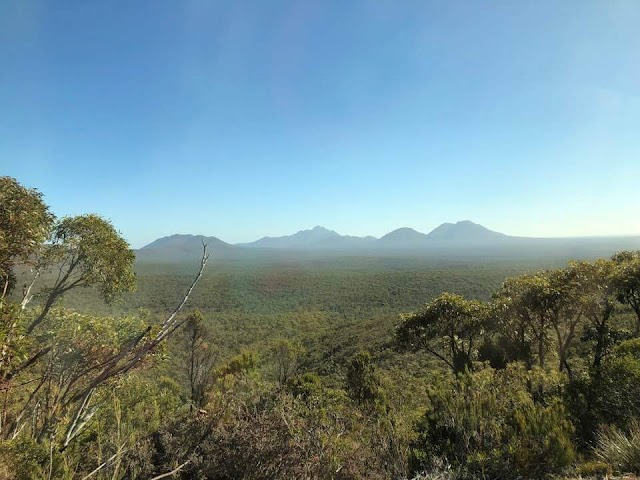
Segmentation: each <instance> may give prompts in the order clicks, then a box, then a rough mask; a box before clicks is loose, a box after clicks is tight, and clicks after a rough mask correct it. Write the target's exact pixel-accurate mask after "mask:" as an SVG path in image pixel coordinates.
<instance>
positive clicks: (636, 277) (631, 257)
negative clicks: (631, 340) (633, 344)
mask: <svg viewBox="0 0 640 480" xmlns="http://www.w3.org/2000/svg"><path fill="white" fill-rule="evenodd" d="M611 259H612V260H613V262H614V263H615V264H616V267H617V268H616V271H615V275H614V277H613V285H614V287H615V289H616V298H617V299H618V301H619V302H620V303H623V304H625V305H628V306H629V307H631V309H632V310H633V311H634V313H635V314H636V325H635V330H634V335H635V336H636V337H637V336H640V251H638V250H636V251H632V252H630V251H625V252H618V253H616V254H615V255H613V257H611Z"/></svg>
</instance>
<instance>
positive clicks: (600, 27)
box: [0, 0, 640, 248]
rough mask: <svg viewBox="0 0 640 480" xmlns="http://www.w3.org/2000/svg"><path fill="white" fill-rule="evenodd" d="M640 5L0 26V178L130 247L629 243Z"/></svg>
mask: <svg viewBox="0 0 640 480" xmlns="http://www.w3.org/2000/svg"><path fill="white" fill-rule="evenodd" d="M639 24H640V3H637V2H631V1H629V2H625V1H618V2H597V1H578V0H572V1H567V2H562V3H558V2H553V1H551V0H546V1H541V2H535V3H523V2H514V3H505V2H496V1H487V2H462V1H452V2H408V3H402V4H398V3H396V2H375V3H372V2H353V3H349V4H348V5H346V4H344V3H343V2H322V3H313V2H276V3H269V4H265V3H262V2H257V1H253V2H248V3H246V4H242V5H240V4H236V3H206V2H199V1H195V0H194V1H187V2H182V3H180V4H178V5H176V4H175V3H173V2H167V1H165V0H160V1H154V2H149V1H142V2H136V3H135V4H126V5H124V4H121V5H120V6H118V4H114V3H79V2H78V3H76V2H73V3H72V4H70V5H68V6H67V7H65V8H62V7H60V5H59V4H57V3H54V2H49V1H38V0H28V1H25V2H16V3H11V2H6V3H5V4H3V5H2V6H0V40H1V41H0V61H2V73H0V105H2V108H3V113H4V114H5V120H4V121H2V122H0V174H2V175H9V176H13V177H15V178H17V179H18V181H19V182H21V183H22V184H24V185H25V186H28V187H33V188H37V189H39V190H40V191H42V192H43V194H44V196H45V201H46V202H47V203H48V204H49V205H51V207H52V209H53V211H54V212H55V213H56V214H57V215H60V216H62V215H74V214H80V213H87V212H95V213H99V214H101V215H103V216H105V217H106V218H109V219H110V220H111V221H113V223H114V225H115V226H116V228H117V229H118V230H120V231H121V232H122V233H123V235H124V237H125V238H126V239H127V240H128V241H129V242H130V243H131V244H132V245H133V246H134V247H136V248H137V247H141V246H143V245H145V244H147V243H149V242H151V241H153V240H155V239H156V238H159V237H163V236H167V235H171V234H174V233H192V234H204V235H210V236H216V237H218V238H221V239H222V240H224V241H226V242H229V243H239V242H251V241H254V240H257V239H258V238H261V237H263V236H282V235H290V234H293V233H295V232H297V231H299V230H302V229H306V228H312V227H313V226H315V225H322V226H325V227H326V228H329V229H332V230H335V231H337V232H339V233H340V234H342V235H353V236H364V235H373V236H376V237H380V236H382V235H384V234H386V233H388V232H390V231H392V230H394V229H396V228H399V227H403V226H407V227H411V228H414V229H416V230H418V231H421V232H425V233H428V232H429V231H430V230H432V229H433V228H435V227H437V226H438V225H440V224H442V223H445V222H456V221H459V220H464V219H470V220H472V221H474V222H476V223H479V224H481V225H483V226H486V227H487V228H490V229H492V230H495V231H497V232H501V233H505V234H508V235H513V236H526V237H575V236H619V235H640V222H638V221H637V211H638V207H639V206H640V201H639V200H638V185H637V184H638V178H640V161H638V159H639V158H640V141H639V140H638V131H640V62H638V61H637V59H638V56H637V54H634V53H633V52H637V51H640V29H638V28H637V26H638V25H639Z"/></svg>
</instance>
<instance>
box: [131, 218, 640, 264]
mask: <svg viewBox="0 0 640 480" xmlns="http://www.w3.org/2000/svg"><path fill="white" fill-rule="evenodd" d="M203 242H204V243H206V244H207V245H208V249H209V251H210V252H211V253H213V254H214V255H217V256H238V255H243V254H252V255H255V254H259V253H268V252H269V251H272V252H276V251H291V252H294V251H298V252H325V253H327V252H344V253H350V254H361V253H362V254H379V253H385V252H386V253H390V252H395V253H402V252H404V253H412V254H425V253H442V252H456V253H458V254H460V253H469V252H475V253H476V254H481V253H482V252H483V253H484V254H486V253H487V252H490V253H492V254H494V253H495V252H511V253H512V254H513V255H523V254H531V253H532V252H534V253H535V252H537V254H545V252H556V251H557V249H558V248H560V249H561V250H562V251H566V252H567V254H568V255H571V252H573V251H574V250H575V249H582V250H581V251H585V252H587V250H588V251H589V252H593V254H594V255H596V254H598V255H599V254H600V251H603V252H605V253H606V252H609V251H611V250H612V249H613V251H615V250H618V249H631V248H640V237H609V238H605V237H599V238H598V237H592V238H556V239H550V238H531V237H514V236H510V235H505V234H503V233H499V232H495V231H493V230H490V229H488V228H486V227H484V226H482V225H479V224H477V223H474V222H471V221H469V220H463V221H460V222H456V223H443V224H442V225H440V226H438V227H437V228H435V229H434V230H432V231H431V232H429V233H426V234H425V233H422V232H418V231H416V230H414V229H412V228H408V227H403V228H398V229H397V230H393V231H392V232H389V233H387V234H386V235H384V236H382V237H381V238H375V237H371V236H366V237H356V236H350V235H340V234H339V233H337V232H335V231H333V230H329V229H327V228H325V227H321V226H317V227H314V228H312V229H309V230H300V231H299V232H297V233H294V234H292V235H285V236H281V237H263V238H261V239H259V240H256V241H254V242H250V243H238V244H235V245H234V244H230V243H226V242H224V241H222V240H220V239H219V238H217V237H207V236H203V235H181V234H176V235H171V236H168V237H163V238H159V239H157V240H155V241H153V242H151V243H150V244H148V245H146V246H144V247H142V248H141V249H139V250H138V252H137V254H138V258H139V259H143V260H144V259H147V260H166V261H182V260H187V259H192V258H194V257H195V256H197V255H199V254H200V253H201V252H202V243H203ZM585 248H587V250H585ZM572 249H573V250H572ZM585 255H586V253H585Z"/></svg>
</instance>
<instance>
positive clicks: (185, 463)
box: [149, 460, 191, 480]
mask: <svg viewBox="0 0 640 480" xmlns="http://www.w3.org/2000/svg"><path fill="white" fill-rule="evenodd" d="M190 463H191V460H187V461H186V462H184V463H183V464H182V465H178V466H177V467H176V468H174V469H173V470H171V471H170V472H167V473H163V474H162V475H158V476H157V477H153V478H151V479H149V480H160V479H161V478H167V477H172V476H173V475H175V474H176V473H180V472H181V471H182V469H183V468H184V467H186V466H187V465H189V464H190Z"/></svg>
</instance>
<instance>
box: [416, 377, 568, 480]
mask: <svg viewBox="0 0 640 480" xmlns="http://www.w3.org/2000/svg"><path fill="white" fill-rule="evenodd" d="M571 431H572V429H571V425H570V423H569V422H568V421H567V420H566V417H565V415H564V409H563V407H562V405H561V404H560V403H558V402H557V401H553V400H551V401H549V402H545V403H539V402H535V401H534V399H533V397H532V395H531V393H530V392H529V390H528V388H527V373H526V371H525V370H524V369H523V368H522V367H521V366H518V365H512V366H510V367H509V368H507V369H505V370H493V369H489V368H488V369H484V370H481V371H478V372H475V373H471V372H469V373H466V374H464V375H461V376H459V377H458V378H456V379H453V378H450V379H449V380H448V381H447V382H446V383H445V384H444V385H439V386H437V387H434V388H433V389H432V390H431V393H430V407H429V408H428V410H427V412H426V414H425V416H424V417H423V419H422V421H421V423H420V426H419V432H420V436H419V438H418V440H417V441H416V442H415V444H414V464H415V465H416V467H418V466H420V467H422V468H425V467H426V468H428V467H430V466H433V464H434V462H441V463H442V462H443V463H444V464H450V465H453V466H454V467H463V468H464V469H465V470H466V471H467V474H466V476H468V478H518V477H519V476H522V475H525V474H526V475H527V476H528V477H529V478H531V477H536V478H537V477H542V476H544V475H546V474H548V473H553V472H558V471H559V470H561V469H562V468H564V467H566V466H568V465H569V464H570V463H571V461H572V460H573V457H574V450H573V446H572V444H571V440H570V435H571Z"/></svg>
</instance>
